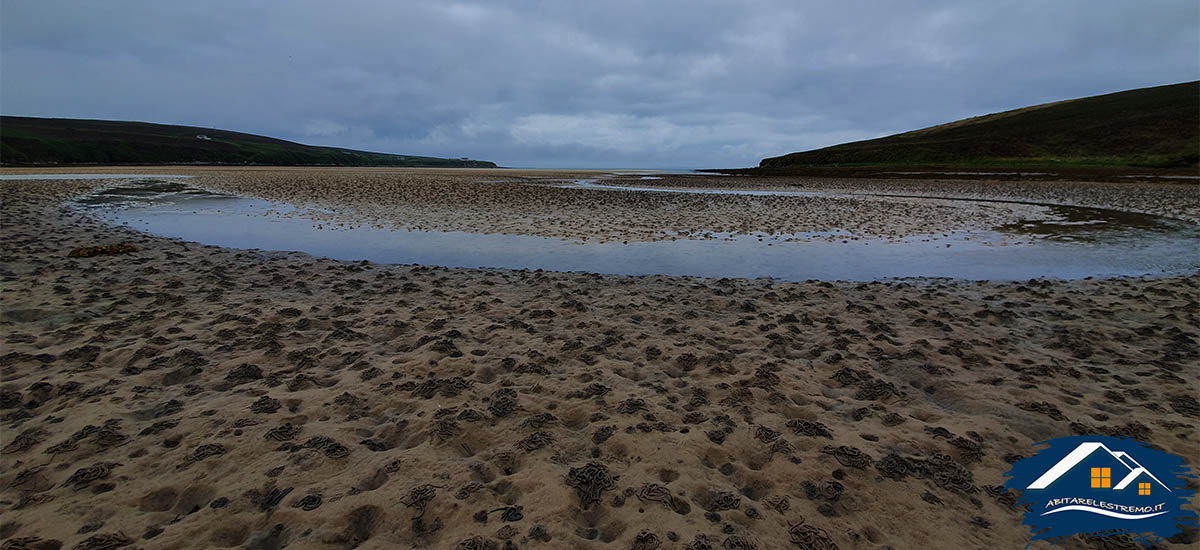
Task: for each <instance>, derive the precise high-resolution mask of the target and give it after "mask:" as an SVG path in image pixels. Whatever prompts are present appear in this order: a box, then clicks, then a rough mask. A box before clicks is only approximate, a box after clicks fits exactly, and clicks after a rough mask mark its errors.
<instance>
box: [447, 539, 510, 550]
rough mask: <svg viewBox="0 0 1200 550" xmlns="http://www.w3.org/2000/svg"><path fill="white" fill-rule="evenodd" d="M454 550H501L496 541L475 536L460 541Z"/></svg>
mask: <svg viewBox="0 0 1200 550" xmlns="http://www.w3.org/2000/svg"><path fill="white" fill-rule="evenodd" d="M454 550H500V545H498V544H496V541H494V540H491V539H485V538H483V537H481V536H479V535H475V536H473V537H470V538H466V539H463V540H460V541H458V544H456V545H454Z"/></svg>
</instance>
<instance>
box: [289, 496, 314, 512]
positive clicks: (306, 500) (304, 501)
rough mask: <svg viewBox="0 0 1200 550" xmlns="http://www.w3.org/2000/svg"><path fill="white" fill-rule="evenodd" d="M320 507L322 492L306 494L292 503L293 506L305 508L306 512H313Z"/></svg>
mask: <svg viewBox="0 0 1200 550" xmlns="http://www.w3.org/2000/svg"><path fill="white" fill-rule="evenodd" d="M320 507H321V494H320V493H312V494H308V495H304V496H303V497H301V498H300V500H297V501H296V502H295V503H293V504H292V508H300V509H301V510H304V511H306V512H311V511H313V510H316V509H317V508H320Z"/></svg>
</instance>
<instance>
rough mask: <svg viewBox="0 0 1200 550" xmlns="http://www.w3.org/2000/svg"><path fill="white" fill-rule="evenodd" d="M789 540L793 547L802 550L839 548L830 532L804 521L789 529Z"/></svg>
mask: <svg viewBox="0 0 1200 550" xmlns="http://www.w3.org/2000/svg"><path fill="white" fill-rule="evenodd" d="M788 539H789V540H791V542H792V546H795V547H797V548H800V549H802V550H837V547H838V546H837V543H835V542H833V537H830V536H829V532H828V531H826V530H824V529H821V528H820V527H817V526H814V525H808V524H806V523H804V521H803V520H801V522H800V523H797V524H795V525H792V526H791V527H790V528H789V529H788Z"/></svg>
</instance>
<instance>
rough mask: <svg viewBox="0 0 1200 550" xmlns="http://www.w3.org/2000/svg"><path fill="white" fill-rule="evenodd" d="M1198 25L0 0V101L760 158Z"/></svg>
mask: <svg viewBox="0 0 1200 550" xmlns="http://www.w3.org/2000/svg"><path fill="white" fill-rule="evenodd" d="M1198 29H1200V7H1198V4H1197V3H1196V1H1195V0H1182V1H1168V0H1147V1H1118V0H1114V1H1107V0H1103V1H1097V0H1031V1H1014V2H996V1H974V0H951V1H945V2H941V1H924V2H899V1H887V0H873V1H862V2H858V1H840V2H832V1H831V2H817V1H804V2H802V1H797V0H779V1H760V2H755V1H737V2H734V1H728V2H707V1H698V0H686V1H680V2H645V1H641V0H638V1H631V2H622V1H616V0H604V1H598V2H597V1H590V2H566V1H562V0H559V1H547V2H499V1H492V0H489V1H487V2H481V3H449V2H400V1H394V0H379V1H363V2H356V1H348V0H339V1H337V2H331V1H329V0H320V1H298V0H289V1H278V2H256V1H247V0H235V1H230V2H217V1H202V0H198V1H191V2H176V1H160V0H154V1H146V2H127V1H119V0H104V1H92V0H78V1H74V2H60V1H53V0H0V111H2V112H3V113H4V114H8V115H28V116H51V117H70V118H99V119H122V120H141V121H149V122H162V123H172V124H185V125H194V126H204V127H214V128H222V129H229V130H237V131H243V132H250V133H255V134H265V135H269V136H273V137H280V138H284V139H289V140H294V141H299V142H302V143H309V144H318V145H337V146H345V147H352V148H357V149H367V150H374V151H384V152H392V153H405V154H421V155H434V156H449V157H459V156H470V157H472V158H480V159H487V160H492V161H495V162H497V163H499V164H501V165H504V166H536V167H581V168H583V167H605V168H615V167H630V168H652V167H674V168H684V167H734V166H753V165H757V164H758V161H759V160H760V159H762V158H763V157H766V156H774V155H779V154H783V153H788V152H792V151H798V150H807V149H813V148H818V147H823V146H827V145H833V144H837V143H841V142H845V141H852V140H858V139H864V138H870V137H876V136H881V135H887V134H892V133H896V132H901V131H906V130H911V129H915V128H919V127H924V126H930V125H933V124H938V123H941V122H948V121H951V120H955V119H959V118H963V117H967V116H974V115H980V114H986V113H989V112H996V111H1001V110H1005V109H1010V108H1015V107H1021V106H1025V105H1029V104H1035V103H1043V102H1047V101H1054V100H1059V99H1066V98H1072V97H1079V96H1086V95H1094V94H1099V93H1106V92H1112V91H1118V90H1124V89H1129V88H1138V87H1144V86H1153V85H1158V84H1168V83H1175V82H1182V81H1187V80H1195V79H1197V78H1198V77H1200V31H1198ZM0 131H2V129H0Z"/></svg>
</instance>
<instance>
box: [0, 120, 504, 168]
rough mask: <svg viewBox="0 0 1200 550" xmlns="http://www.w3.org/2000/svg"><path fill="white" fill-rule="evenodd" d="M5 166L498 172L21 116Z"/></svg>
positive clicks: (466, 163) (455, 163)
mask: <svg viewBox="0 0 1200 550" xmlns="http://www.w3.org/2000/svg"><path fill="white" fill-rule="evenodd" d="M0 164H4V165H20V164H266V165H283V166H309V165H313V166H402V167H465V168H495V167H496V164H495V163H493V162H488V161H482V160H468V159H444V158H436V157H417V156H410V155H392V154H387V153H371V152H367V151H355V150H353V149H341V148H337V147H318V146H313V145H302V144H300V143H294V142H291V141H284V140H282V139H274V138H269V137H264V136H256V135H253V134H243V133H240V132H230V131H226V130H214V129H211V128H196V127H192V126H171V125H166V124H151V123H146V122H126V121H116V120H78V119H67V118H32V117H17V116H3V117H0Z"/></svg>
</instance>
